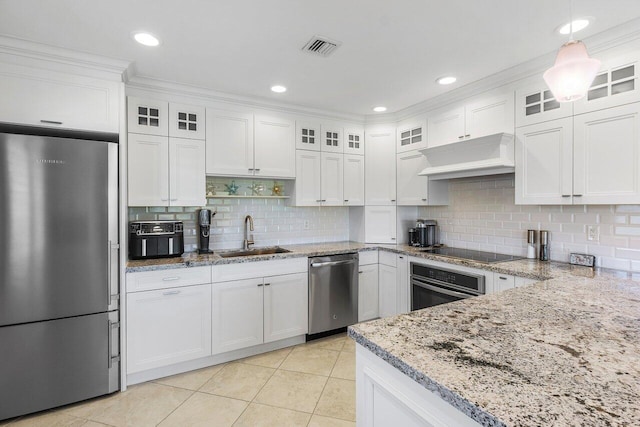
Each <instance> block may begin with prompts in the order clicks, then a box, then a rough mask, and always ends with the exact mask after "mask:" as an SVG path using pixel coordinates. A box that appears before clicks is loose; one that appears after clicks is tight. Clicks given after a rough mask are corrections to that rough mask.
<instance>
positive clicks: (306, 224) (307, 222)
mask: <svg viewBox="0 0 640 427" xmlns="http://www.w3.org/2000/svg"><path fill="white" fill-rule="evenodd" d="M303 227H304V229H305V230H308V229H309V227H310V226H309V220H308V219H305V220H304V225H303Z"/></svg>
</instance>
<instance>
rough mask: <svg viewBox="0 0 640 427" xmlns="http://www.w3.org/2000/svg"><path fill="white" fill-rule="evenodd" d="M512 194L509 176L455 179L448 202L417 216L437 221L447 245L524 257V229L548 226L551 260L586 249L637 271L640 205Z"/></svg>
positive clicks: (609, 263) (603, 262)
mask: <svg viewBox="0 0 640 427" xmlns="http://www.w3.org/2000/svg"><path fill="white" fill-rule="evenodd" d="M514 196H515V191H514V180H513V176H512V175H507V176H501V175H498V176H495V177H477V178H462V179H454V180H450V181H449V200H450V204H449V206H434V207H424V208H420V210H419V216H420V217H422V218H429V219H435V220H437V221H438V224H439V225H440V227H441V236H442V242H443V243H444V244H446V245H449V246H455V247H461V248H470V249H479V250H493V251H496V252H501V253H507V254H513V255H520V256H524V255H525V254H526V230H528V229H535V230H549V232H550V253H551V259H552V260H556V261H565V262H566V261H568V260H569V254H570V253H571V252H584V253H589V254H592V255H595V256H596V257H597V258H596V262H597V265H598V266H602V267H608V268H617V269H623V270H631V271H634V272H640V259H639V258H638V256H639V255H638V251H640V205H589V206H586V205H570V206H559V205H558V206H555V205H554V206H524V205H523V206H516V205H515V203H514V199H515V197H514ZM468 219H478V220H483V221H485V222H484V223H481V222H480V221H472V222H471V224H469V225H465V224H468V223H467V222H464V221H466V220H468ZM588 225H594V226H598V227H599V230H600V236H599V240H597V241H589V240H587V235H586V227H587V226H588ZM485 237H486V240H485V239H484V238H485ZM481 247H482V248H485V249H481ZM487 248H491V249H487Z"/></svg>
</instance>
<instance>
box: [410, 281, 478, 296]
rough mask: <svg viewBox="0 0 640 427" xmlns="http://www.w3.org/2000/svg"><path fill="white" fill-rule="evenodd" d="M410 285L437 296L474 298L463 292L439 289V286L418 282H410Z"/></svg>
mask: <svg viewBox="0 0 640 427" xmlns="http://www.w3.org/2000/svg"><path fill="white" fill-rule="evenodd" d="M411 284H412V285H416V286H419V287H421V288H424V289H427V290H429V291H433V292H437V293H439V294H445V295H449V296H451V297H458V298H463V299H464V298H471V297H473V296H475V295H471V294H465V293H463V292H457V291H452V290H451V289H447V288H441V287H439V286H433V285H429V284H427V283H424V282H419V281H417V280H412V281H411Z"/></svg>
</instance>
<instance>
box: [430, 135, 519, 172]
mask: <svg viewBox="0 0 640 427" xmlns="http://www.w3.org/2000/svg"><path fill="white" fill-rule="evenodd" d="M513 141H514V136H513V134H509V133H496V134H493V135H487V136H483V137H480V138H474V139H468V140H466V141H460V142H454V143H451V144H445V145H439V146H436V147H431V148H425V149H424V150H420V151H421V152H422V154H424V155H425V157H426V158H427V164H428V166H427V167H426V168H424V169H423V170H422V172H420V173H419V174H418V175H422V176H428V177H429V179H430V180H438V179H450V178H464V177H469V176H484V175H497V174H503V173H513V172H514V171H515V163H514V144H513Z"/></svg>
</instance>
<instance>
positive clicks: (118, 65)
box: [0, 34, 130, 81]
mask: <svg viewBox="0 0 640 427" xmlns="http://www.w3.org/2000/svg"><path fill="white" fill-rule="evenodd" d="M0 54H2V55H8V56H10V57H11V60H12V62H23V63H25V65H26V64H29V65H36V66H40V67H43V68H51V66H52V65H53V64H57V65H58V67H57V68H59V69H60V70H62V69H63V68H65V67H66V69H65V71H67V72H73V73H76V74H89V75H96V74H98V73H99V74H100V75H101V77H104V78H110V79H113V80H117V81H122V76H123V73H124V72H125V70H126V69H127V68H128V67H129V64H130V63H129V62H128V61H124V60H121V59H114V58H105V57H103V56H98V55H93V54H90V53H86V52H78V51H74V50H69V49H63V48H60V47H56V46H51V45H47V44H43V43H36V42H32V41H29V40H25V39H20V38H16V37H11V36H7V35H1V34H0ZM53 68H56V67H53ZM69 68H72V69H69ZM60 70H58V69H56V71H60Z"/></svg>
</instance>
